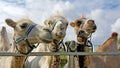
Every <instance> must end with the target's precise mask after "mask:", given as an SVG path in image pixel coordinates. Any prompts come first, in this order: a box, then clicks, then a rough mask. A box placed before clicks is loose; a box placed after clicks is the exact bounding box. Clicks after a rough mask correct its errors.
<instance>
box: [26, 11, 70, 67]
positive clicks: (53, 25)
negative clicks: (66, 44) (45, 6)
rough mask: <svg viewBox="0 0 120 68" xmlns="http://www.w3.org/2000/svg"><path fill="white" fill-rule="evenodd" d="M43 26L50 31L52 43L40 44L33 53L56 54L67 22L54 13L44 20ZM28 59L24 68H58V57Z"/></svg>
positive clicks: (64, 33)
mask: <svg viewBox="0 0 120 68" xmlns="http://www.w3.org/2000/svg"><path fill="white" fill-rule="evenodd" d="M44 23H45V25H46V26H47V27H49V28H50V29H51V30H52V33H53V39H54V40H53V41H52V42H51V43H49V44H46V43H42V44H40V46H38V47H37V49H36V51H35V52H58V50H59V46H60V45H59V44H60V43H61V42H62V40H63V39H64V37H65V35H66V29H67V25H68V21H67V20H66V19H65V17H63V16H62V15H61V14H59V13H56V14H53V15H52V16H50V17H49V18H48V19H47V20H45V22H44ZM30 59H31V58H30V57H29V58H28V60H27V62H26V65H25V66H26V68H59V67H60V56H36V57H33V58H32V60H30Z"/></svg>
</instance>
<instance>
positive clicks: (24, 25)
mask: <svg viewBox="0 0 120 68" xmlns="http://www.w3.org/2000/svg"><path fill="white" fill-rule="evenodd" d="M27 25H28V24H27V23H23V24H22V25H20V27H21V28H22V29H25V28H27Z"/></svg>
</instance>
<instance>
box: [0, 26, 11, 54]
mask: <svg viewBox="0 0 120 68" xmlns="http://www.w3.org/2000/svg"><path fill="white" fill-rule="evenodd" d="M0 34H1V35H0V36H1V39H0V52H6V51H8V50H9V49H10V40H9V37H8V33H7V31H6V27H4V26H3V27H2V30H1V33H0Z"/></svg>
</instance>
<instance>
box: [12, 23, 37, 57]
mask: <svg viewBox="0 0 120 68" xmlns="http://www.w3.org/2000/svg"><path fill="white" fill-rule="evenodd" d="M35 26H36V24H32V25H31V26H30V27H29V28H28V29H27V31H26V32H25V36H24V37H19V38H17V39H14V43H15V44H16V45H15V46H16V49H17V50H18V51H19V52H20V53H21V54H24V55H27V54H29V53H30V52H31V51H32V50H33V49H34V48H36V47H37V46H38V45H39V44H38V45H37V46H35V45H31V44H30V42H29V40H28V39H27V37H28V35H29V33H30V32H31V31H32V29H33V28H34V27H35ZM21 41H24V42H25V43H26V45H27V49H28V50H27V52H25V53H24V52H21V51H20V50H19V49H18V45H17V44H19V43H20V42H21Z"/></svg>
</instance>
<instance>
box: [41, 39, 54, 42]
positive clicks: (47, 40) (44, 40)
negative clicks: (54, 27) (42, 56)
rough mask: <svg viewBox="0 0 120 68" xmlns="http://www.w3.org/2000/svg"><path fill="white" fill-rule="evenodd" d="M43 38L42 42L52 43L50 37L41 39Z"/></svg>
mask: <svg viewBox="0 0 120 68" xmlns="http://www.w3.org/2000/svg"><path fill="white" fill-rule="evenodd" d="M41 40H42V42H45V43H51V42H52V40H50V39H41Z"/></svg>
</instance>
